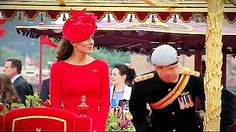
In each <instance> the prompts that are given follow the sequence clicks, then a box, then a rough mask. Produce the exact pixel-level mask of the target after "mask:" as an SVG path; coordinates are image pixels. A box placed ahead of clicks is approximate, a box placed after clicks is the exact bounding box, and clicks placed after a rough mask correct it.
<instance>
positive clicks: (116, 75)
mask: <svg viewBox="0 0 236 132" xmlns="http://www.w3.org/2000/svg"><path fill="white" fill-rule="evenodd" d="M135 76H136V75H135V71H134V69H131V68H129V67H128V66H126V65H122V64H118V65H115V66H113V68H112V70H111V84H112V85H111V87H110V98H111V99H110V101H111V108H114V107H116V106H118V105H119V104H120V105H122V106H124V107H127V105H128V104H127V103H128V101H129V98H130V94H131V90H132V88H131V87H130V86H131V85H132V82H133V79H134V78H135ZM125 109H127V108H125Z"/></svg>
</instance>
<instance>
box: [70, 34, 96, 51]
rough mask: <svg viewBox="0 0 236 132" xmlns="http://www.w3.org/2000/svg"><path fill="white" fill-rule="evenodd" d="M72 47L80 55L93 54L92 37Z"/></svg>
mask: <svg viewBox="0 0 236 132" xmlns="http://www.w3.org/2000/svg"><path fill="white" fill-rule="evenodd" d="M73 46H74V47H75V49H76V50H78V51H79V52H81V53H85V54H91V53H92V52H93V46H94V39H93V36H91V37H90V38H89V39H87V40H84V41H81V42H76V43H73Z"/></svg>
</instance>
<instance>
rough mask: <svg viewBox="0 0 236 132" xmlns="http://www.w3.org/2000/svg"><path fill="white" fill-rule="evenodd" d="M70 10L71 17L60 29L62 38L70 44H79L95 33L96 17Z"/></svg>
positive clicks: (83, 11)
mask: <svg viewBox="0 0 236 132" xmlns="http://www.w3.org/2000/svg"><path fill="white" fill-rule="evenodd" d="M85 10H86V9H83V10H82V11H81V12H78V11H76V10H72V9H71V10H70V13H71V16H70V18H69V19H68V20H67V21H66V22H65V24H64V25H63V28H62V34H63V36H64V37H65V38H66V39H68V40H69V41H71V42H81V41H84V40H87V39H89V38H90V37H91V36H92V35H93V34H94V32H95V31H96V28H97V26H96V17H95V16H94V15H93V14H92V13H88V14H86V13H85Z"/></svg>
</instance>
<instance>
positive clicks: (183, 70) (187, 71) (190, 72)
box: [180, 67, 200, 77]
mask: <svg viewBox="0 0 236 132" xmlns="http://www.w3.org/2000/svg"><path fill="white" fill-rule="evenodd" d="M180 74H188V75H193V76H195V77H199V76H200V72H198V71H193V70H191V69H189V68H187V67H181V68H180Z"/></svg>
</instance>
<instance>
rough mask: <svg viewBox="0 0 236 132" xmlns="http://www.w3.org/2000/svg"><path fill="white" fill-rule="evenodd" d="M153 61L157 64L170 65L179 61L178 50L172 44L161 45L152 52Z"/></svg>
mask: <svg viewBox="0 0 236 132" xmlns="http://www.w3.org/2000/svg"><path fill="white" fill-rule="evenodd" d="M151 62H152V64H154V65H156V66H169V65H171V64H174V63H177V62H178V56H177V51H176V49H175V48H173V47H172V46H170V45H166V44H164V45H160V46H158V47H157V48H155V50H154V51H153V52H152V55H151Z"/></svg>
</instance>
